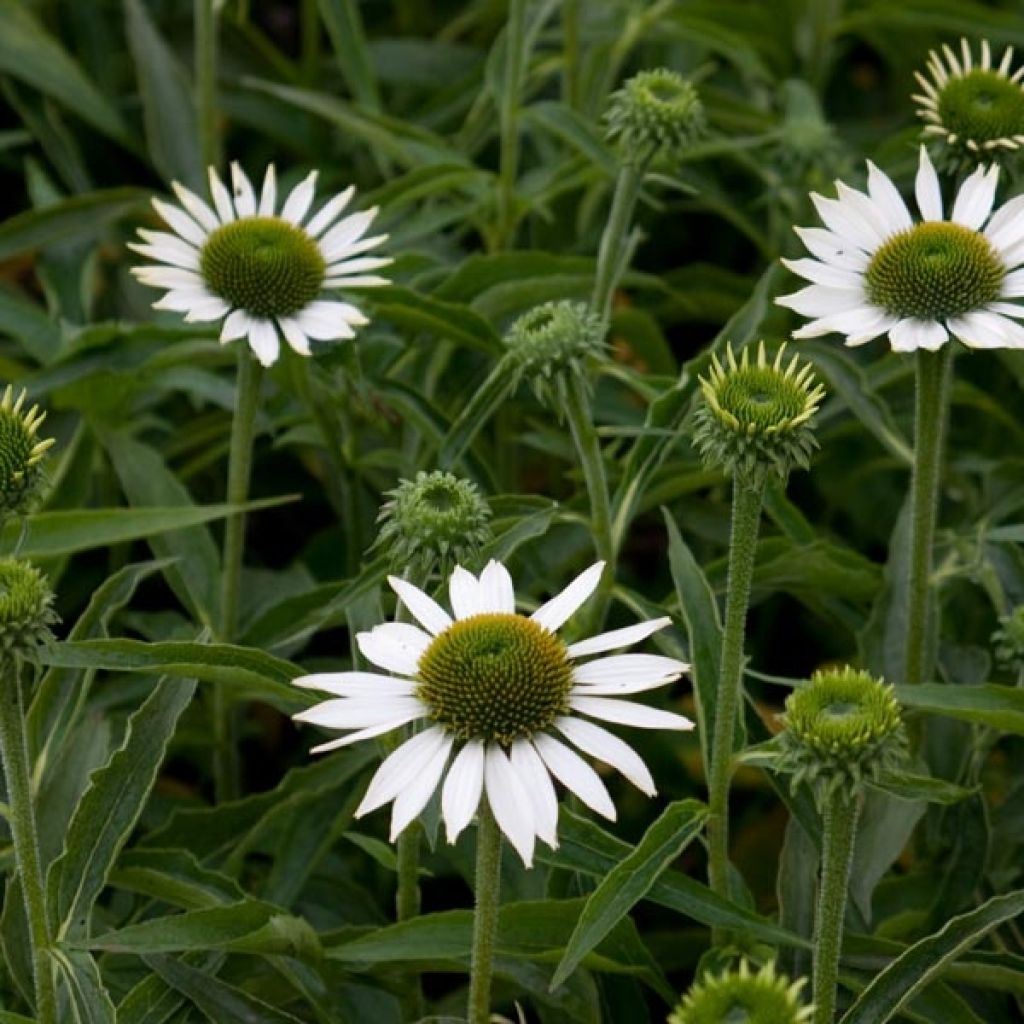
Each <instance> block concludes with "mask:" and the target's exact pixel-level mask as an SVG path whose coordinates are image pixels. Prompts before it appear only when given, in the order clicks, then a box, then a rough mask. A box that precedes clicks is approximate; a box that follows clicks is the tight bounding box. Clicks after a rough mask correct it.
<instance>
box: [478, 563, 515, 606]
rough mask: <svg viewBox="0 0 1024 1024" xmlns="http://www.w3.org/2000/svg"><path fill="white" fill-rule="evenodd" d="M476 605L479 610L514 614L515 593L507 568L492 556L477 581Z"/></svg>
mask: <svg viewBox="0 0 1024 1024" xmlns="http://www.w3.org/2000/svg"><path fill="white" fill-rule="evenodd" d="M476 596H477V605H478V608H479V611H481V612H498V613H500V614H503V615H514V614H515V610H516V595H515V590H514V589H513V586H512V577H511V576H510V575H509V573H508V569H506V568H505V566H503V565H502V564H501V562H496V561H495V560H494V559H493V558H492V559H491V560H490V561H489V562H488V563H487V565H486V566H484V571H483V572H482V573H480V579H479V580H478V581H477V591H476Z"/></svg>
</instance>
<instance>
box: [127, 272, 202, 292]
mask: <svg viewBox="0 0 1024 1024" xmlns="http://www.w3.org/2000/svg"><path fill="white" fill-rule="evenodd" d="M132 274H134V275H135V277H136V278H137V279H138V280H140V281H141V282H142V283H143V284H148V285H152V286H153V287H155V288H171V289H174V288H190V289H202V290H203V291H205V290H206V286H205V284H204V283H203V279H202V278H201V277H200V276H199V275H198V274H197V273H196V272H195V271H194V270H185V269H183V268H182V267H132ZM207 294H209V293H207ZM211 297H212V296H211Z"/></svg>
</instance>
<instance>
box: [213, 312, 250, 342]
mask: <svg viewBox="0 0 1024 1024" xmlns="http://www.w3.org/2000/svg"><path fill="white" fill-rule="evenodd" d="M251 327H252V318H251V317H250V316H249V314H248V313H246V311H245V310H244V309H236V310H233V311H232V312H230V313H228V315H227V317H226V318H225V320H224V326H223V327H222V328H221V329H220V340H221V344H223V343H224V342H227V341H235V340H236V339H238V338H244V337H245V336H246V335H247V334H248V333H249V329H250V328H251Z"/></svg>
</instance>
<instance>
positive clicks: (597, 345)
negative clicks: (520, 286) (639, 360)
mask: <svg viewBox="0 0 1024 1024" xmlns="http://www.w3.org/2000/svg"><path fill="white" fill-rule="evenodd" d="M505 345H506V346H507V348H508V358H509V360H510V362H511V365H512V368H513V371H514V372H515V374H516V376H517V378H518V379H519V380H522V379H524V378H525V379H528V380H529V382H530V384H531V386H532V387H533V390H534V393H535V394H536V395H537V398H538V399H539V400H540V401H542V402H545V403H552V402H554V401H556V400H557V399H558V398H560V397H561V395H562V390H563V388H564V386H565V378H566V377H567V376H569V375H571V374H582V373H583V371H584V364H585V362H586V360H587V358H588V357H590V356H595V355H598V354H600V352H601V351H602V349H603V345H604V328H603V325H602V323H601V318H600V317H599V316H596V315H595V314H593V313H592V312H591V311H590V309H589V308H588V307H587V306H585V305H584V304H583V303H581V302H570V301H567V300H560V301H557V302H545V303H543V304H542V305H540V306H535V307H534V308H533V309H531V310H529V311H528V312H526V313H524V314H523V315H522V316H521V317H519V318H518V319H517V320H515V321H514V322H513V324H512V326H511V327H510V328H509V329H508V332H507V333H506V335H505Z"/></svg>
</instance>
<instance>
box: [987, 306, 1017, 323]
mask: <svg viewBox="0 0 1024 1024" xmlns="http://www.w3.org/2000/svg"><path fill="white" fill-rule="evenodd" d="M985 309H986V310H987V311H988V312H990V313H1000V314H1002V315H1003V316H1012V317H1014V318H1015V319H1017V320H1020V319H1021V318H1024V306H1019V305H1018V304H1017V303H1016V302H990V303H989V304H988V305H987V306H986V307H985Z"/></svg>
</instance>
